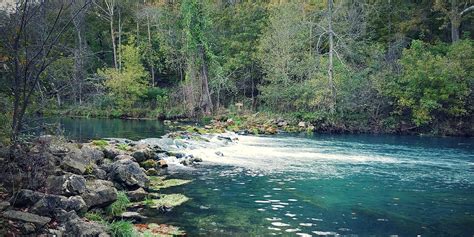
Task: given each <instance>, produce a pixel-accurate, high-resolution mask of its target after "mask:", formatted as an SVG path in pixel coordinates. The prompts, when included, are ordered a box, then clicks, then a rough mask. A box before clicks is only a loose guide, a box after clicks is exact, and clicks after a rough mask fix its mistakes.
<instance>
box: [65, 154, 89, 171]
mask: <svg viewBox="0 0 474 237" xmlns="http://www.w3.org/2000/svg"><path fill="white" fill-rule="evenodd" d="M91 165H92V159H91V157H88V154H83V153H82V151H81V150H79V149H77V148H75V149H72V150H71V151H70V152H69V153H68V154H67V155H66V156H65V157H64V160H63V161H62V163H61V167H62V168H63V169H65V170H66V171H69V172H72V173H75V174H84V172H86V169H87V168H88V166H91Z"/></svg>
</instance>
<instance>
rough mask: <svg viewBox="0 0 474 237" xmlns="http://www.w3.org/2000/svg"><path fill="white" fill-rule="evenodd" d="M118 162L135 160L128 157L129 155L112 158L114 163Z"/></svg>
mask: <svg viewBox="0 0 474 237" xmlns="http://www.w3.org/2000/svg"><path fill="white" fill-rule="evenodd" d="M118 160H131V161H135V158H133V157H132V156H129V155H118V156H116V157H115V158H114V161H118Z"/></svg>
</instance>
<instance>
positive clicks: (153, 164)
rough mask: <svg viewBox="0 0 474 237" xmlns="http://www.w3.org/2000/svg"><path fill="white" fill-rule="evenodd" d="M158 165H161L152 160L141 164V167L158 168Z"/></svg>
mask: <svg viewBox="0 0 474 237" xmlns="http://www.w3.org/2000/svg"><path fill="white" fill-rule="evenodd" d="M158 165H159V164H158V161H156V160H152V159H149V160H146V161H143V162H142V163H140V166H141V167H143V168H145V169H150V168H156V167H158Z"/></svg>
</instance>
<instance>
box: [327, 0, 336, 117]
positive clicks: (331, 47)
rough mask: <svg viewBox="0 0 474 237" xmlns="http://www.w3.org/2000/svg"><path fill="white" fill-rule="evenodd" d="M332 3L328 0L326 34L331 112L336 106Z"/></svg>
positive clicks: (331, 0)
mask: <svg viewBox="0 0 474 237" xmlns="http://www.w3.org/2000/svg"><path fill="white" fill-rule="evenodd" d="M332 5H333V0H328V8H329V9H328V10H329V11H328V25H329V26H328V31H329V32H328V34H329V67H328V79H329V89H330V91H331V104H330V110H331V113H334V110H335V106H336V87H335V85H334V76H333V58H334V56H333V55H334V35H333V31H332Z"/></svg>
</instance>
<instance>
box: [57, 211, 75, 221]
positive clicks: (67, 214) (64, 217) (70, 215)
mask: <svg viewBox="0 0 474 237" xmlns="http://www.w3.org/2000/svg"><path fill="white" fill-rule="evenodd" d="M77 218H79V216H78V215H77V213H76V212H75V211H65V210H59V211H57V213H56V218H55V220H57V221H59V222H60V223H66V222H68V221H70V220H73V219H77Z"/></svg>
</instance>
